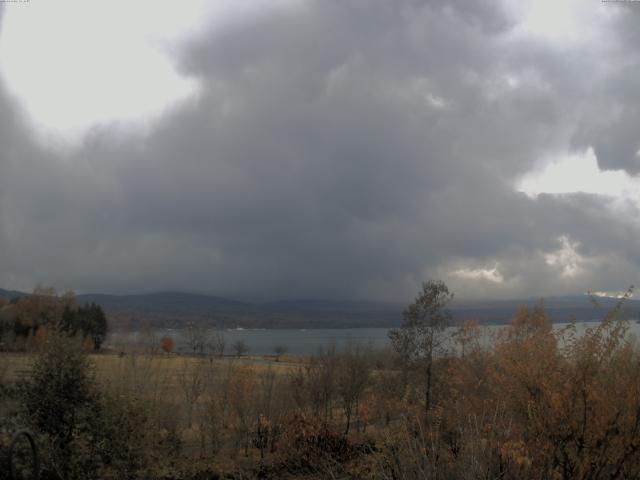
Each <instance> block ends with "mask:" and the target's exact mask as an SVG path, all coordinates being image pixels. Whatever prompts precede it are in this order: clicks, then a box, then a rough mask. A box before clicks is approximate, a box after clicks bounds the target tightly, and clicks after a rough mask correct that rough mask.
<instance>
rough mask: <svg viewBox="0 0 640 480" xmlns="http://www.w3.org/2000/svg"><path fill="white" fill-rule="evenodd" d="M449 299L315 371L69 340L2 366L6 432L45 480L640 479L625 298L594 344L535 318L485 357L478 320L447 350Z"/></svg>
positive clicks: (62, 337) (304, 365) (323, 359)
mask: <svg viewBox="0 0 640 480" xmlns="http://www.w3.org/2000/svg"><path fill="white" fill-rule="evenodd" d="M450 298H451V294H450V293H449V291H448V289H447V288H446V286H445V285H444V284H442V283H440V282H428V283H426V284H425V285H424V286H423V289H422V291H421V292H420V294H419V295H418V297H417V298H416V301H415V302H414V304H412V305H411V306H410V307H409V308H407V310H406V311H405V314H404V324H403V327H402V328H400V329H398V330H397V331H395V332H393V333H392V335H391V336H392V343H393V347H394V350H393V351H387V352H379V351H371V350H369V349H367V348H366V347H363V346H358V345H352V346H351V347H349V348H347V349H346V350H345V351H341V352H337V351H335V349H331V348H330V349H328V350H325V351H322V352H319V353H318V354H317V355H315V356H313V357H311V358H308V359H305V360H304V361H300V362H299V363H292V362H290V361H287V358H286V357H285V358H278V359H279V360H280V361H277V362H276V361H274V362H265V361H255V360H254V361H249V360H243V359H231V358H225V359H221V358H218V357H214V356H208V355H204V354H203V355H191V356H177V355H174V354H170V353H162V351H161V348H160V344H158V346H157V352H146V353H144V354H140V353H134V352H127V353H126V354H122V355H120V356H116V355H104V354H103V355H95V354H92V355H89V353H88V352H89V351H90V350H91V349H92V348H93V345H86V344H85V345H84V346H83V342H82V339H81V337H82V335H80V338H77V337H72V336H70V335H69V334H70V333H71V331H70V330H69V329H66V330H65V329H62V328H60V329H57V330H56V332H55V333H51V334H50V335H48V337H47V338H46V341H44V342H43V344H42V346H41V349H40V350H39V353H38V354H37V355H36V356H35V360H34V362H33V364H32V365H31V367H30V368H29V369H28V370H27V371H26V372H25V373H24V375H22V376H18V377H16V376H14V377H11V378H10V377H9V375H8V374H3V370H1V369H0V381H1V382H2V385H3V387H2V390H0V392H2V393H0V395H2V400H1V402H2V403H1V405H2V409H3V410H2V412H3V414H5V415H3V416H4V417H5V418H4V421H5V423H7V422H9V421H10V420H9V419H10V418H19V419H20V423H22V424H24V425H28V426H30V427H31V428H32V429H33V430H34V431H36V432H38V438H39V443H40V444H41V445H42V450H43V459H44V465H45V469H46V472H45V473H46V475H45V478H63V479H67V478H68V479H75V478H78V479H79V478H164V479H169V478H172V479H177V478H184V479H187V478H189V479H191V478H194V479H196V478H197V479H200V478H202V479H204V478H353V479H356V478H358V479H359V478H373V479H424V478H429V479H431V478H434V479H494V478H495V479H498V478H500V479H516V478H517V479H547V478H551V479H554V478H556V479H616V478H639V477H640V455H639V453H640V452H639V450H640V353H639V351H638V349H637V348H636V346H635V343H634V339H632V338H630V336H629V334H628V324H627V322H626V321H624V320H622V319H621V318H620V316H619V313H620V308H621V305H622V302H623V301H624V299H622V300H621V303H620V305H619V307H618V308H615V309H614V310H612V311H611V312H609V313H608V314H607V315H606V316H605V318H604V319H603V320H602V321H601V322H600V323H597V324H593V326H592V327H591V328H589V329H587V330H586V331H585V332H580V333H578V332H577V328H576V326H575V325H569V326H567V327H566V328H563V329H561V330H553V329H552V326H551V324H550V322H549V319H548V317H547V315H546V314H545V311H544V307H543V305H542V304H540V305H538V306H537V307H535V308H533V309H528V308H526V307H522V308H520V309H519V310H518V311H517V312H515V314H514V317H513V320H512V322H511V324H510V325H509V326H508V327H506V328H504V329H503V330H502V331H500V333H499V334H497V335H496V337H495V338H493V339H492V341H491V342H485V341H482V330H481V328H480V327H479V326H478V325H477V324H476V323H475V322H473V321H467V322H463V323H462V324H461V325H459V326H458V327H457V331H456V334H455V335H454V336H453V338H450V337H447V335H450V333H447V332H448V331H447V330H445V328H444V327H445V326H446V325H447V324H448V323H449V322H450V315H449V314H448V313H447V310H446V306H447V302H448V301H449V300H450ZM452 342H453V344H452ZM452 345H455V348H452ZM9 357H10V356H9V355H8V354H5V355H4V356H3V357H1V358H2V359H3V360H6V359H7V358H9ZM279 357H280V355H279ZM289 360H291V359H289ZM11 421H12V420H11ZM2 442H5V444H6V438H4V437H3V436H0V443H2ZM0 451H4V449H3V447H2V445H0ZM223 475H224V476H223ZM0 478H3V477H2V473H0Z"/></svg>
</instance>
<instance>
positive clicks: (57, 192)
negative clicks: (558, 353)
mask: <svg viewBox="0 0 640 480" xmlns="http://www.w3.org/2000/svg"><path fill="white" fill-rule="evenodd" d="M0 12H1V11H0ZM621 18H622V17H621ZM0 19H1V17H0ZM513 22H514V20H513V19H512V18H511V17H510V16H509V15H508V14H506V13H505V10H504V9H502V8H501V6H500V4H499V3H498V2H483V1H479V0H477V1H471V0H466V1H455V2H452V1H447V2H445V1H436V0H433V1H430V2H417V1H411V0H407V1H403V2H388V1H387V0H373V1H368V2H362V1H359V0H349V1H345V0H340V1H327V0H316V1H307V2H304V3H301V4H297V5H295V6H288V7H280V8H278V9H276V8H274V9H272V10H271V11H269V12H267V13H265V14H263V15H260V16H259V17H253V18H248V19H245V20H244V21H243V22H242V23H235V24H233V25H232V26H229V27H227V28H225V29H222V30H216V31H212V32H209V33H208V34H207V35H204V36H202V37H200V38H197V39H194V40H192V41H191V42H190V43H189V44H188V45H184V46H183V49H182V50H181V51H180V53H179V56H178V57H177V58H176V64H177V68H178V69H179V70H180V72H181V73H183V74H184V75H188V76H191V77H194V78H196V79H198V81H199V82H200V83H201V85H202V93H201V94H200V96H199V97H198V98H197V99H196V100H195V101H191V102H188V103H186V104H183V105H180V106H177V107H176V108H175V109H173V110H172V111H170V112H168V113H167V114H166V115H165V116H164V117H163V118H162V119H161V120H160V121H158V123H157V124H156V125H155V128H154V129H153V130H152V131H151V133H149V134H146V135H141V134H138V133H136V132H133V133H131V134H130V135H124V134H123V133H122V131H121V130H119V129H117V128H111V127H109V126H102V127H99V128H96V129H94V130H93V131H92V132H91V133H90V134H89V135H88V136H87V137H86V138H85V140H84V142H83V144H82V146H81V147H80V148H78V149H75V150H73V151H67V152H64V153H63V152H61V151H59V150H51V149H46V148H43V147H41V146H38V145H37V144H36V143H34V142H33V140H31V135H30V133H29V130H28V128H26V127H25V123H24V122H23V121H22V117H21V113H20V110H19V108H18V106H17V105H16V104H15V103H14V102H13V101H12V100H11V99H10V98H9V97H8V96H7V95H6V94H4V93H2V92H0V145H1V146H2V149H1V151H0V251H1V252H2V254H1V255H0V282H1V283H2V284H4V285H5V286H7V287H13V286H17V287H23V286H25V285H32V284H33V283H35V282H38V281H42V282H45V283H49V284H54V285H57V286H59V287H73V288H77V289H81V290H84V291H87V290H102V291H149V290H155V289H183V290H197V291H208V292H215V293H217V294H223V295H234V296H238V295H254V296H261V297H279V298H283V297H352V298H353V297H360V298H362V297H365V298H385V299H406V298H409V297H410V296H412V295H413V293H414V292H415V290H416V288H417V286H418V285H419V282H420V281H421V280H423V279H426V278H427V277H430V276H439V277H443V278H445V279H446V280H447V281H448V282H449V283H451V285H452V286H453V288H454V289H455V290H456V293H457V295H458V296H460V297H473V296H481V295H489V296H494V297H495V296H498V297H500V296H513V295H523V294H530V295H546V294H550V293H562V292H571V291H580V290H584V289H587V288H591V289H596V290H597V289H623V288H625V287H626V286H628V284H629V283H633V282H634V281H635V279H636V278H637V273H638V268H639V267H640V251H639V248H638V242H637V239H638V233H640V232H639V231H638V225H639V224H638V221H637V218H638V217H637V214H638V212H637V209H636V208H635V207H634V206H629V207H628V211H626V212H624V213H623V214H617V215H614V214H612V209H611V207H610V205H609V203H610V200H608V199H605V198H599V197H597V196H594V195H586V194H579V195H564V196H549V195H541V196H540V197H538V198H537V199H531V198H529V197H527V196H526V195H524V194H522V193H519V192H516V191H515V190H514V184H515V182H516V180H517V179H518V178H519V177H520V176H521V175H523V174H524V173H526V172H528V171H530V170H531V169H532V168H534V166H536V165H538V164H539V162H540V160H541V159H542V158H545V157H546V156H548V155H550V154H557V153H562V152H565V151H567V149H569V148H571V149H575V150H578V151H580V150H584V149H585V148H588V147H589V146H593V147H594V149H595V151H596V154H597V156H598V161H599V164H600V165H601V167H603V168H621V169H625V170H627V171H628V172H630V173H632V174H635V173H637V172H638V166H639V165H640V163H639V162H638V159H637V157H636V155H635V152H636V151H637V150H638V148H640V145H639V141H638V139H637V135H635V133H636V130H637V125H638V121H637V120H638V117H639V115H638V105H639V104H638V99H639V97H640V88H639V87H638V85H637V82H634V75H633V72H634V71H635V70H637V67H638V66H639V63H640V58H639V57H638V54H637V53H635V45H636V42H633V38H631V37H628V36H633V35H636V33H633V32H635V29H634V25H633V24H630V23H629V24H627V23H625V22H626V20H625V21H623V20H620V23H619V24H616V27H617V28H616V29H615V31H614V32H612V34H613V33H615V35H616V37H615V38H616V41H615V42H613V44H612V46H611V47H610V48H611V51H612V52H614V53H615V55H611V56H610V57H606V58H603V54H602V51H601V50H598V49H593V48H591V47H592V45H590V44H581V45H576V46H573V47H566V46H560V45H554V44H550V43H545V42H543V41H541V40H537V39H535V38H529V37H524V36H517V35H514V34H513V28H514V23H513ZM625 32H626V33H625ZM0 34H1V33H0ZM627 35H628V36H627ZM133 74H135V72H133ZM514 78H515V79H517V83H516V84H515V85H514V84H512V83H511V84H510V81H509V79H514ZM105 88H108V86H107V85H105ZM69 101H73V99H70V100H69ZM563 236H564V237H566V238H567V239H568V240H569V243H570V244H572V245H573V246H574V250H575V253H574V255H578V257H577V258H578V260H575V259H574V260H571V259H569V260H566V259H564V260H558V261H555V260H553V259H554V258H556V259H557V258H560V257H561V256H558V255H556V256H555V257H553V255H554V252H556V253H557V252H558V250H559V249H561V247H562V245H563V243H562V240H561V238H562V237H563ZM565 253H566V252H565ZM549 255H551V257H550V256H549ZM565 256H566V255H565ZM572 258H573V257H572ZM567 262H569V263H571V262H574V263H576V268H575V271H573V270H572V272H571V274H570V275H564V276H563V275H562V273H563V272H565V273H566V265H567ZM494 266H497V268H498V270H497V271H498V272H499V274H500V275H501V277H502V279H503V281H502V282H501V283H499V282H494V281H491V280H487V279H484V280H483V279H478V278H475V279H473V278H470V277H472V276H473V274H472V273H471V274H470V273H469V272H470V271H472V270H474V269H476V270H478V271H480V270H481V269H492V268H493V267H494ZM456 271H458V274H453V273H452V272H456ZM460 272H462V273H460ZM464 272H466V274H465V273H464Z"/></svg>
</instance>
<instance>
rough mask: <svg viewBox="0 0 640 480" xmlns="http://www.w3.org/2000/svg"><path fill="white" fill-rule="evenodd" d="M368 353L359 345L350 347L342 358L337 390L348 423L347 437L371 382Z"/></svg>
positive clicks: (346, 428) (346, 427)
mask: <svg viewBox="0 0 640 480" xmlns="http://www.w3.org/2000/svg"><path fill="white" fill-rule="evenodd" d="M367 353H368V352H366V351H364V350H363V349H362V348H361V347H359V346H358V345H349V347H348V348H347V350H346V351H345V352H344V353H343V354H342V355H341V356H340V368H338V375H337V376H338V379H337V383H338V385H337V389H338V394H339V395H340V399H341V400H342V408H343V410H344V415H345V418H346V421H347V424H346V426H345V432H344V434H345V435H348V434H349V428H350V427H351V419H352V418H353V415H354V414H355V415H356V416H357V415H358V407H359V404H360V400H361V399H362V396H363V394H364V392H365V389H366V388H367V386H368V385H369V382H370V370H371V367H370V365H369V359H368V357H367ZM358 423H359V422H358ZM358 428H359V427H358Z"/></svg>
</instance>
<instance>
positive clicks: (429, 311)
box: [389, 280, 453, 415]
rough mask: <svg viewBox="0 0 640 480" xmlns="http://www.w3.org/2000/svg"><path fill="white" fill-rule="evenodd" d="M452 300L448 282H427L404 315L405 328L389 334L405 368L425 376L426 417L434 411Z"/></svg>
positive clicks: (403, 325)
mask: <svg viewBox="0 0 640 480" xmlns="http://www.w3.org/2000/svg"><path fill="white" fill-rule="evenodd" d="M452 298H453V293H451V292H449V288H448V287H447V286H446V285H445V283H444V282H442V281H440V280H429V281H428V282H424V283H423V284H422V290H421V291H420V293H419V294H418V296H417V297H416V299H415V301H414V302H413V303H412V304H411V305H409V306H408V307H407V309H406V310H405V311H404V312H403V313H402V316H403V322H402V326H401V327H400V328H399V329H394V330H391V331H390V332H389V338H390V339H391V344H392V346H393V348H394V350H395V351H396V352H397V353H398V354H399V355H400V357H401V358H402V360H403V363H404V366H405V367H407V368H415V369H417V370H419V371H422V372H423V373H424V382H425V387H424V390H425V393H424V394H425V415H426V414H428V412H429V409H430V408H431V401H432V398H431V393H432V392H431V386H432V381H433V359H434V356H435V355H436V354H437V353H438V352H439V351H442V348H443V346H444V345H443V344H444V340H445V329H446V328H447V326H449V323H450V322H451V312H450V311H449V310H447V309H446V306H447V304H448V303H449V302H450V301H451V300H452Z"/></svg>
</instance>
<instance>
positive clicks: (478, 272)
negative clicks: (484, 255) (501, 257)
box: [451, 266, 504, 283]
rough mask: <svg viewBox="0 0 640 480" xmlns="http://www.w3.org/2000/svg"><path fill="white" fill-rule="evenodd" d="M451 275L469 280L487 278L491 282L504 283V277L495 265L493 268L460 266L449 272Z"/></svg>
mask: <svg viewBox="0 0 640 480" xmlns="http://www.w3.org/2000/svg"><path fill="white" fill-rule="evenodd" d="M451 275H453V276H454V277H459V278H465V279H471V280H488V281H490V282H493V283H504V278H503V276H502V274H501V273H500V272H499V271H498V267H497V266H495V267H493V268H461V269H459V270H455V271H453V272H451Z"/></svg>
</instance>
